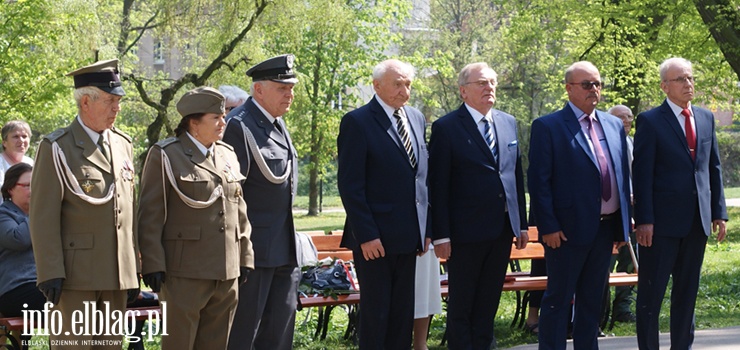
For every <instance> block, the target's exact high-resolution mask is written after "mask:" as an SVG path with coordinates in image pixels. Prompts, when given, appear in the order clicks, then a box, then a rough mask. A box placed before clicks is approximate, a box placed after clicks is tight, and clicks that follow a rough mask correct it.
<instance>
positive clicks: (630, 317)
mask: <svg viewBox="0 0 740 350" xmlns="http://www.w3.org/2000/svg"><path fill="white" fill-rule="evenodd" d="M614 321H617V322H624V323H633V322H635V321H637V316H635V314H633V313H632V312H623V313H621V314H619V315H616V316H614Z"/></svg>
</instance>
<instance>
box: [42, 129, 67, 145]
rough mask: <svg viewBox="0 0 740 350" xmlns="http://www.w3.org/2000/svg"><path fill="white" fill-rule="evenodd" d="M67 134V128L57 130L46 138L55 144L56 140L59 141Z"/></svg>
mask: <svg viewBox="0 0 740 350" xmlns="http://www.w3.org/2000/svg"><path fill="white" fill-rule="evenodd" d="M66 133H67V128H61V129H56V130H54V132H52V133H51V134H49V135H46V136H44V138H45V139H47V140H49V141H51V142H54V141H56V140H59V138H61V137H62V136H64V134H66Z"/></svg>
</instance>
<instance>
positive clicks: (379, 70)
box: [373, 59, 414, 80]
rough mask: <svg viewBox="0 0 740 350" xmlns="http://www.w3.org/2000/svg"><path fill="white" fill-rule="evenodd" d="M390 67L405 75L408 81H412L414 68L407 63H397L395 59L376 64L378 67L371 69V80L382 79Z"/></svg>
mask: <svg viewBox="0 0 740 350" xmlns="http://www.w3.org/2000/svg"><path fill="white" fill-rule="evenodd" d="M391 67H394V68H397V69H398V70H400V71H401V73H405V74H406V76H408V77H409V79H411V80H414V66H412V65H411V64H409V63H406V62H402V61H399V60H397V59H390V60H385V61H383V62H380V63H378V65H376V66H375V68H373V80H380V79H381V78H383V76H384V75H385V73H386V72H387V71H388V69H389V68H391Z"/></svg>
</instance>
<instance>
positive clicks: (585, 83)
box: [528, 61, 630, 349]
mask: <svg viewBox="0 0 740 350" xmlns="http://www.w3.org/2000/svg"><path fill="white" fill-rule="evenodd" d="M601 86H602V85H601V76H600V75H599V70H598V69H596V67H595V66H594V65H593V64H591V63H590V62H585V61H582V62H576V63H574V64H572V65H571V66H570V67H568V69H566V71H565V89H566V91H567V93H568V99H569V102H568V103H567V104H566V105H565V107H564V108H563V109H561V110H559V111H557V112H555V113H552V114H549V115H546V116H543V117H541V118H538V119H535V120H534V122H532V134H531V141H530V149H529V162H530V166H529V173H528V181H529V194H530V198H531V205H532V208H531V210H534V211H535V213H537V229H538V230H539V232H540V240H541V241H542V243H543V244H544V245H545V261H546V263H547V289H546V290H545V295H544V296H543V298H542V308H541V309H540V323H539V343H540V346H539V348H540V349H565V344H566V333H567V325H568V314H569V310H570V308H571V302H572V300H573V296H574V294H575V299H576V303H575V313H574V321H573V346H574V348H575V349H597V348H598V343H597V334H598V332H599V326H598V322H599V316H600V314H601V305H602V293H601V291H603V290H604V288H605V285H606V283H607V277H608V272H609V271H608V270H609V261H610V258H611V252H612V245H613V243H614V242H616V241H619V242H624V241H626V240H627V235H628V232H629V223H630V215H629V213H630V211H629V209H630V202H629V168H628V165H627V145H626V138H625V134H624V128H623V126H622V121H621V120H619V119H618V118H616V117H614V116H612V115H609V114H607V113H605V112H602V111H599V110H596V105H597V104H598V102H599V98H600V97H601ZM622 244H623V243H620V245H622Z"/></svg>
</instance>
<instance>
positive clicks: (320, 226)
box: [293, 212, 346, 232]
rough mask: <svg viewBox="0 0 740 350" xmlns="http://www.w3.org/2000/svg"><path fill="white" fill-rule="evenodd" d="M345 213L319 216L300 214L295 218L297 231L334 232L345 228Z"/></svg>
mask: <svg viewBox="0 0 740 350" xmlns="http://www.w3.org/2000/svg"><path fill="white" fill-rule="evenodd" d="M345 216H346V215H345V214H344V212H326V213H320V214H319V215H318V216H308V215H304V214H298V215H295V216H294V218H293V219H294V221H295V229H296V230H297V231H318V230H321V231H325V232H326V231H332V230H342V229H343V228H344V218H345Z"/></svg>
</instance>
